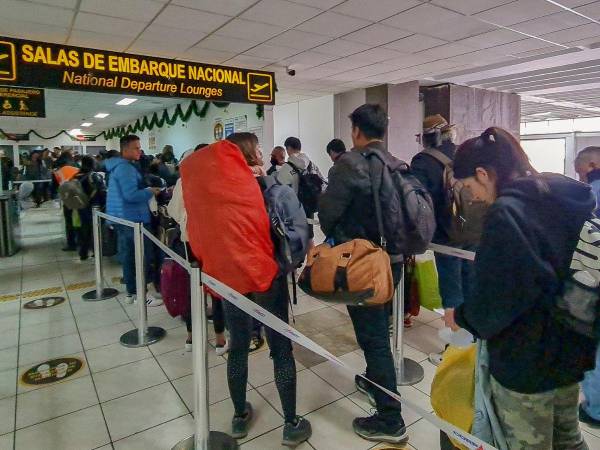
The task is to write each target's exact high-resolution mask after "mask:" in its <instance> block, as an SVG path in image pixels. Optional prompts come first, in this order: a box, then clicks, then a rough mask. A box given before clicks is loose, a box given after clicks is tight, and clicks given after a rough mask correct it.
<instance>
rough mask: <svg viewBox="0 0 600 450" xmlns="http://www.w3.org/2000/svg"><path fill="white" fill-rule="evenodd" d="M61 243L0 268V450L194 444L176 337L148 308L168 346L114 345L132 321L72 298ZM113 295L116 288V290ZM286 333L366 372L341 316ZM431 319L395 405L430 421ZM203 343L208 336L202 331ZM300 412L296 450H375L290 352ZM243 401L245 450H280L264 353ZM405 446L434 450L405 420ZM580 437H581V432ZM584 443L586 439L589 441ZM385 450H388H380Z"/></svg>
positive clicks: (345, 401)
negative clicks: (417, 379) (249, 422)
mask: <svg viewBox="0 0 600 450" xmlns="http://www.w3.org/2000/svg"><path fill="white" fill-rule="evenodd" d="M59 220H60V215H59V211H58V210H56V209H54V210H53V209H41V210H28V211H27V213H26V217H25V229H26V230H27V233H28V234H34V235H35V234H39V233H43V232H44V230H48V229H50V230H53V232H55V231H56V230H60V221H59ZM61 244H62V242H61V238H60V236H56V235H55V236H50V237H39V236H35V237H30V238H27V239H26V240H25V247H24V249H23V251H22V252H20V253H19V254H18V255H16V256H14V257H11V258H3V259H0V418H2V420H0V450H9V449H17V450H30V449H36V448H40V449H44V450H92V449H102V450H108V449H116V450H133V449H139V450H154V449H155V450H166V449H170V448H171V447H172V446H173V445H174V444H175V443H177V442H178V441H179V440H181V439H183V438H185V437H187V436H189V435H190V434H191V433H192V432H193V419H192V416H191V414H190V413H191V410H190V409H191V407H192V405H191V402H192V398H191V397H192V390H193V384H192V383H193V375H192V364H191V354H190V353H186V352H185V351H183V349H182V344H183V341H184V336H185V326H184V324H183V323H182V322H181V321H180V320H178V319H173V318H171V317H170V316H169V315H168V314H167V313H166V311H165V310H164V309H163V308H150V310H149V322H150V324H151V325H160V326H162V327H164V328H165V329H167V331H168V334H167V337H166V338H165V339H164V340H163V341H161V342H160V343H157V344H155V345H152V346H150V347H147V348H140V349H131V348H125V347H122V346H121V345H120V344H119V343H118V341H119V337H120V336H121V334H123V333H124V332H125V331H128V330H130V329H132V328H134V327H135V325H134V321H135V318H136V313H137V310H136V308H135V307H133V306H128V305H125V304H124V303H123V302H122V298H121V297H119V298H118V299H112V300H107V301H102V302H96V303H90V302H83V301H82V300H81V295H82V293H84V292H86V291H88V290H90V288H91V286H92V284H93V283H91V282H92V281H93V273H94V271H93V262H86V263H83V264H82V263H80V262H79V261H78V260H77V259H76V258H74V257H75V255H74V254H71V253H63V252H62V251H61V250H60V248H61ZM119 272H120V271H119V267H118V266H117V265H116V264H115V263H114V262H111V261H109V260H106V261H105V273H106V278H107V280H109V282H111V283H112V284H113V285H114V281H115V280H118V278H115V277H118V275H119ZM115 287H121V286H119V285H115ZM48 288H53V289H50V291H51V292H52V294H51V295H59V296H65V297H66V298H67V301H66V302H64V303H63V304H61V305H58V306H55V307H52V308H48V309H42V310H37V311H36V310H27V309H23V308H22V307H21V306H22V305H23V304H24V303H26V302H28V301H30V300H34V299H36V298H39V297H41V296H44V295H47V294H43V292H42V291H40V290H41V289H48ZM294 312H295V314H296V327H297V328H298V329H299V330H301V331H303V332H305V333H307V334H308V335H309V336H311V337H312V338H313V339H314V340H315V341H317V342H319V343H320V344H321V345H323V346H325V347H326V348H327V349H328V350H329V351H331V352H332V353H334V354H336V355H338V356H340V358H341V359H342V360H344V361H345V362H346V363H347V364H348V365H350V366H351V367H353V368H355V369H356V370H362V369H363V368H364V357H363V355H362V352H361V351H360V350H359V349H358V346H357V344H356V341H355V339H354V335H353V333H352V328H351V325H350V321H349V318H348V316H347V314H346V313H345V309H344V308H339V307H329V306H327V305H326V304H323V303H321V302H319V301H318V300H315V299H312V298H309V297H307V296H305V295H303V294H301V295H300V296H299V304H298V305H297V306H296V307H295V311H294ZM439 327H440V319H439V317H438V316H437V315H436V314H435V313H430V312H427V311H424V312H423V313H422V314H421V316H420V317H419V318H418V319H417V322H416V323H415V326H414V328H413V329H411V330H409V331H407V332H406V342H407V344H408V345H406V355H407V356H409V357H411V358H413V359H416V360H418V361H420V362H421V363H422V365H423V367H424V369H425V374H426V376H425V379H424V380H423V381H422V382H421V383H419V384H417V385H415V386H414V387H403V388H400V391H401V394H402V395H404V396H406V397H407V398H408V399H410V400H412V401H413V402H415V403H417V404H419V405H420V406H422V407H423V408H426V409H427V410H431V406H430V402H429V396H428V394H429V391H430V385H431V380H432V378H433V374H434V367H433V366H432V365H431V364H429V363H428V362H427V361H426V352H430V351H436V350H439V349H440V348H442V343H441V342H440V340H439V339H438V337H437V328H439ZM209 336H212V330H209ZM295 355H296V358H297V370H298V412H299V414H302V415H305V416H306V417H307V418H308V419H309V420H310V421H311V422H312V425H313V430H314V434H313V437H312V438H311V439H310V441H309V442H308V443H306V444H304V445H302V446H300V447H299V449H300V450H306V449H317V450H337V449H340V450H342V449H343V450H354V449H356V450H361V449H365V450H366V449H370V448H379V447H377V446H373V443H370V442H367V441H364V440H362V439H360V438H358V437H357V436H356V435H354V433H352V431H351V421H352V419H353V418H354V417H356V416H362V415H366V414H367V413H369V412H370V410H371V407H370V405H369V404H368V403H367V402H366V401H365V398H364V397H363V396H362V395H360V394H359V393H357V392H356V389H355V387H354V382H353V377H352V376H351V375H350V374H348V373H346V372H344V371H342V370H341V369H339V368H338V367H336V366H333V365H332V364H331V363H329V362H326V361H324V360H323V359H322V358H320V357H318V356H316V355H314V354H312V353H311V352H309V351H307V350H304V349H302V348H296V349H295ZM61 356H73V357H78V358H80V359H82V360H83V361H85V366H84V368H83V369H82V370H80V371H79V372H78V373H77V374H75V375H73V376H71V377H69V378H67V379H65V380H64V381H62V382H58V383H54V384H51V385H47V386H35V387H32V386H26V385H24V384H21V383H20V382H19V381H18V380H19V378H20V376H21V375H22V374H23V373H24V372H25V371H26V370H27V369H29V368H31V367H35V366H36V365H39V364H40V363H42V362H43V361H45V360H47V359H49V358H52V357H61ZM225 363H226V360H225V359H224V358H222V357H219V356H217V355H216V354H215V352H214V349H213V348H212V347H210V353H209V366H210V370H209V378H210V403H211V406H210V420H211V425H212V429H214V430H222V431H227V430H229V426H230V420H231V415H232V411H233V409H232V405H231V401H230V399H229V392H228V389H227V376H226V364H225ZM249 372H250V379H249V385H248V399H249V401H251V402H252V403H253V405H254V408H255V410H256V420H255V422H254V424H253V427H252V429H251V432H250V435H249V436H248V438H247V439H245V440H244V441H243V442H242V446H241V448H242V449H243V450H250V449H252V450H272V449H280V448H281V447H280V445H279V441H280V435H281V425H282V416H281V410H280V404H279V399H278V397H277V392H276V388H275V385H274V382H273V370H272V364H271V363H270V360H269V357H268V352H266V351H264V350H263V351H259V352H257V353H255V354H252V355H251V356H250V370H249ZM404 417H405V420H406V422H407V424H410V427H409V432H410V445H409V446H408V447H407V448H411V449H418V450H437V449H439V440H438V430H437V429H435V427H433V426H432V425H430V424H429V423H428V422H426V421H425V420H423V419H420V417H419V416H418V415H416V414H415V413H413V412H412V411H410V410H405V411H404ZM587 431H589V433H588V432H587ZM587 431H586V437H587V439H588V444H589V445H590V448H591V449H600V432H598V430H590V429H587ZM590 433H593V435H592V434H590ZM385 448H389V447H385Z"/></svg>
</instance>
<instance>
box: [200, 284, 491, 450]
mask: <svg viewBox="0 0 600 450" xmlns="http://www.w3.org/2000/svg"><path fill="white" fill-rule="evenodd" d="M202 282H203V283H204V284H206V285H207V286H208V287H210V288H211V289H212V290H214V291H215V292H216V293H218V294H219V295H221V296H222V297H223V298H224V299H225V300H227V301H228V302H230V303H232V304H234V305H235V306H236V307H238V308H239V309H241V310H242V311H244V312H245V313H246V314H249V315H250V316H252V317H254V318H255V319H256V320H258V321H260V322H262V323H263V324H264V325H265V326H267V327H269V328H271V329H272V330H275V331H277V332H278V333H279V334H282V335H283V336H286V337H287V338H289V339H290V340H292V341H294V342H296V343H297V344H299V345H301V346H303V347H304V348H306V349H308V350H311V351H312V352H314V353H316V354H318V355H319V356H322V357H323V358H326V359H328V360H329V361H331V362H333V363H335V364H337V365H338V366H340V367H342V368H344V369H346V370H347V371H349V372H351V373H352V374H353V375H359V376H361V377H362V378H363V379H365V380H367V381H368V382H369V383H371V384H373V385H374V386H375V387H377V388H378V389H381V390H382V391H383V392H385V393H386V394H387V395H389V396H390V397H392V398H394V399H395V400H396V401H398V402H400V403H401V404H403V405H405V406H407V407H408V408H410V409H412V410H413V411H415V412H416V413H417V414H419V415H420V416H421V417H423V418H424V419H425V420H427V421H428V422H430V423H432V424H433V425H435V426H436V427H437V428H439V429H440V430H442V431H444V432H445V433H446V434H447V435H448V436H450V437H451V438H453V439H456V440H457V441H459V442H461V443H462V444H463V445H465V446H467V447H468V448H469V449H472V450H497V449H496V448H495V447H494V446H492V445H490V444H488V443H486V442H483V441H482V440H481V439H479V438H477V437H475V436H473V435H472V434H470V433H467V432H466V431H463V430H461V429H460V428H458V427H456V426H454V425H452V424H451V423H449V422H446V421H445V420H442V419H440V418H439V417H437V416H435V415H433V414H431V413H429V412H427V411H425V410H424V409H423V408H421V407H419V406H417V405H416V404H414V403H413V402H411V401H409V400H406V399H405V398H403V397H400V396H399V395H398V394H396V393H394V392H391V391H389V390H388V389H386V388H384V387H382V386H380V385H378V384H376V383H373V382H372V381H370V380H368V379H367V378H365V377H364V376H363V375H362V374H360V373H357V372H356V371H355V370H353V369H352V368H351V367H349V366H348V365H346V364H345V363H344V362H343V361H341V360H340V359H339V358H337V357H336V356H334V355H332V354H331V353H330V352H328V351H327V350H326V349H324V348H323V347H321V346H320V345H319V344H317V343H316V342H314V341H313V340H311V339H310V338H308V337H307V336H305V335H304V334H302V333H301V332H299V331H298V330H296V329H295V328H293V327H291V326H290V325H289V324H287V323H285V322H284V321H282V320H281V319H279V318H278V317H276V316H274V315H273V314H271V313H270V312H268V311H267V310H266V309H264V308H262V307H261V306H259V305H257V304H256V303H254V302H253V301H252V300H250V299H249V298H247V297H245V296H243V295H242V294H240V293H238V292H236V291H234V290H233V289H231V288H230V287H228V286H227V285H225V284H223V283H221V282H220V281H218V280H217V279H215V278H213V277H211V276H209V275H207V274H205V273H202Z"/></svg>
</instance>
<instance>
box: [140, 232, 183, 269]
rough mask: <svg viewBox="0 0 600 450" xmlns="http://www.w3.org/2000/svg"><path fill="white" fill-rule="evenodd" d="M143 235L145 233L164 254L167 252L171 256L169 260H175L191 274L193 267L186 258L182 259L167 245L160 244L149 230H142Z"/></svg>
mask: <svg viewBox="0 0 600 450" xmlns="http://www.w3.org/2000/svg"><path fill="white" fill-rule="evenodd" d="M142 233H144V236H146V237H147V238H148V239H150V240H151V241H152V242H153V243H154V245H156V246H157V247H158V248H160V249H161V250H162V251H163V252H165V253H166V254H167V255H168V256H169V258H171V259H173V260H175V261H176V262H177V264H179V265H180V266H181V267H183V268H184V269H185V270H187V271H188V272H189V273H190V274H191V272H192V266H191V265H190V263H189V262H188V261H186V260H185V258H182V257H181V256H179V255H178V254H177V253H175V252H174V251H173V250H171V249H170V248H169V247H167V246H166V245H165V244H163V243H162V242H160V240H159V239H158V238H157V237H156V236H154V235H153V234H152V233H151V232H150V231H149V230H148V229H146V228H142Z"/></svg>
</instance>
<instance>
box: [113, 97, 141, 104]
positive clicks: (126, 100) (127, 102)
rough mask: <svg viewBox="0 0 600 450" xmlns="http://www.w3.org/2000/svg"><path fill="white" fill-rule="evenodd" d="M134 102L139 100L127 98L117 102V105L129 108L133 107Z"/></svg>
mask: <svg viewBox="0 0 600 450" xmlns="http://www.w3.org/2000/svg"><path fill="white" fill-rule="evenodd" d="M133 102H137V98H129V97H125V98H123V99H121V100H119V101H118V102H117V105H121V106H127V105H131V104H132V103H133Z"/></svg>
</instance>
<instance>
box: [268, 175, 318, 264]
mask: <svg viewBox="0 0 600 450" xmlns="http://www.w3.org/2000/svg"><path fill="white" fill-rule="evenodd" d="M258 184H259V186H260V188H261V190H262V193H263V198H264V200H265V206H266V208H267V214H268V215H269V221H270V223H271V238H272V239H273V244H274V246H275V259H276V260H277V264H278V265H279V269H280V271H281V272H282V273H283V274H285V275H287V274H288V273H290V272H292V273H293V271H294V270H295V269H297V268H298V267H300V266H301V265H302V263H303V262H304V258H306V253H307V252H308V241H309V227H308V222H307V220H306V213H305V212H304V208H303V207H302V204H301V203H300V200H298V197H297V196H296V193H295V192H294V190H293V189H292V188H290V187H289V186H285V185H282V184H279V183H278V182H277V181H276V180H275V178H274V177H272V176H266V177H259V178H258Z"/></svg>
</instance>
